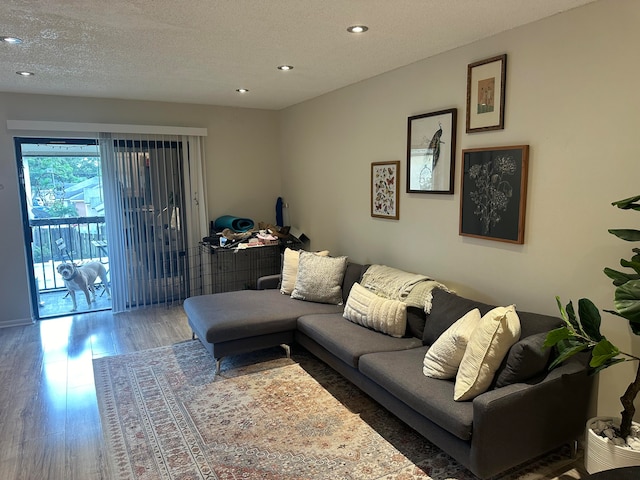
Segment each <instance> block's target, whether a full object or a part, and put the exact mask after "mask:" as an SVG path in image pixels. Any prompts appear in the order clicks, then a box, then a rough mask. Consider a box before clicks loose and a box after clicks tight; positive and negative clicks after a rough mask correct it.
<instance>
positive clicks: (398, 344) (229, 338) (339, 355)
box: [184, 252, 592, 479]
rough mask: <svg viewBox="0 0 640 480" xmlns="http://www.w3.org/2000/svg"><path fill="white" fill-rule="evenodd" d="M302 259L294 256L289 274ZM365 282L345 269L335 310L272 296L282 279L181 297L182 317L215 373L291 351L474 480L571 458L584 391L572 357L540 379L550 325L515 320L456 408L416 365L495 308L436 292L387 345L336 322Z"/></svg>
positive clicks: (380, 337) (534, 317) (582, 374)
mask: <svg viewBox="0 0 640 480" xmlns="http://www.w3.org/2000/svg"><path fill="white" fill-rule="evenodd" d="M308 256H312V255H311V254H307V253H306V252H303V253H300V267H302V266H303V262H302V260H303V258H305V259H306V258H307V257H308ZM342 258H345V262H346V257H342ZM314 261H315V259H314ZM367 270H368V266H363V265H359V264H356V263H346V266H345V268H344V270H343V271H342V273H341V275H340V276H339V277H337V278H339V285H338V286H339V295H340V298H339V301H338V302H336V303H338V304H333V303H322V302H319V301H315V300H316V299H315V298H314V296H315V295H316V293H317V292H315V291H314V289H313V287H312V288H311V289H310V290H308V291H307V292H306V296H305V295H302V296H301V295H300V294H298V295H296V294H295V293H296V290H295V288H294V291H293V292H291V293H290V294H283V293H282V291H281V290H282V288H278V287H279V286H281V285H282V280H283V279H282V278H281V276H278V275H275V276H269V277H263V278H261V279H260V280H259V282H258V288H259V290H244V291H237V292H226V293H217V294H211V295H203V296H196V297H190V298H188V299H187V300H185V302H184V310H185V312H186V314H187V318H188V322H189V325H190V326H191V328H192V330H193V332H194V336H197V338H198V339H200V341H201V342H202V343H203V345H204V346H205V347H206V348H207V350H208V351H209V352H210V353H211V354H212V355H213V357H214V358H215V359H216V364H217V367H216V368H217V369H219V368H220V362H221V360H222V358H223V357H225V356H229V355H235V354H239V353H243V352H249V351H253V350H257V349H261V348H267V347H272V346H276V345H283V346H285V348H286V346H287V345H289V344H291V343H292V342H296V343H297V344H299V345H301V346H302V347H304V348H305V349H307V350H308V351H309V352H311V353H312V354H313V355H314V356H316V357H317V358H319V359H320V360H322V361H323V362H325V363H327V364H328V365H329V366H331V367H332V368H333V369H335V370H336V371H338V372H339V373H340V374H342V375H343V376H344V377H345V378H347V379H348V380H350V381H351V382H353V383H354V384H355V385H356V386H358V387H359V388H360V389H362V390H363V391H364V392H365V393H367V394H368V395H369V396H371V397H372V398H373V399H374V400H376V401H377V402H378V403H380V404H381V405H382V406H383V407H385V408H386V409H388V410H389V411H390V412H392V413H393V414H394V415H396V416H397V417H398V418H400V419H401V420H402V421H404V422H405V423H407V424H408V425H410V426H411V427H412V428H414V429H415V430H416V431H418V432H419V433H420V434H422V435H423V436H425V437H426V438H427V439H428V440H430V441H431V442H432V443H434V444H435V445H436V446H438V447H439V448H441V449H442V450H443V451H445V452H446V453H447V454H449V455H450V456H452V457H453V458H455V459H456V460H457V461H458V462H459V463H460V464H462V465H463V466H465V467H466V468H468V469H469V470H470V471H471V472H472V473H473V474H474V475H476V476H478V477H480V478H483V479H484V478H489V477H493V476H495V475H498V474H500V473H502V472H504V471H506V470H508V469H510V468H512V467H515V466H518V465H520V464H522V463H524V462H527V461H529V460H531V459H534V458H536V457H538V456H540V455H543V454H545V453H547V452H550V451H551V450H554V449H556V448H558V447H560V446H562V445H564V444H569V445H571V446H572V447H574V448H575V445H576V442H577V439H578V438H579V437H580V436H581V435H582V433H583V431H584V425H585V422H586V420H587V418H588V413H589V412H588V403H589V398H590V391H591V388H592V379H591V377H589V376H588V375H587V363H586V359H585V358H584V357H580V356H577V357H574V358H573V359H571V360H570V361H567V362H565V363H564V364H563V365H561V366H560V367H558V368H556V369H554V370H552V371H548V369H547V365H548V363H549V361H550V357H551V356H552V355H553V352H551V351H549V350H548V349H543V348H542V343H543V341H544V337H545V336H546V332H548V331H549V330H551V329H553V328H556V327H557V326H559V325H560V324H561V320H560V319H558V318H556V317H551V316H547V315H540V314H535V313H527V312H520V311H517V317H518V318H519V324H520V325H519V329H520V331H519V336H518V338H517V339H516V340H514V341H515V343H513V344H512V345H511V346H510V347H509V349H508V352H507V354H506V355H505V356H504V359H503V360H502V361H501V362H500V365H499V367H498V368H497V370H496V371H495V373H494V374H493V375H492V377H491V384H490V385H489V387H488V388H487V389H486V391H484V392H483V393H480V394H477V395H476V396H475V397H474V398H472V399H470V400H466V401H456V400H454V395H455V394H456V392H457V387H456V383H457V382H456V379H455V378H452V379H440V378H432V377H430V376H426V375H425V371H426V370H425V368H426V367H425V356H426V354H427V352H428V351H429V350H430V349H431V348H434V349H435V347H434V345H435V344H436V342H437V341H438V339H440V338H441V337H442V338H444V336H446V335H449V332H450V331H451V330H453V327H452V326H453V325H454V324H456V322H458V320H460V321H462V317H464V316H465V314H467V313H468V312H470V311H472V310H474V309H478V311H479V313H480V315H482V316H483V317H484V316H486V315H487V314H490V312H492V311H493V310H494V308H495V306H492V305H486V304H484V303H480V302H476V301H473V300H471V299H467V298H464V297H461V296H458V295H456V294H454V293H452V292H450V291H448V290H447V289H446V287H445V288H439V287H440V285H438V286H437V287H435V288H433V289H432V290H430V291H429V292H428V299H429V302H428V303H429V309H428V313H427V312H426V311H425V310H424V309H422V308H417V307H416V306H405V307H403V309H404V308H406V317H405V318H406V323H405V324H404V325H405V326H404V327H403V328H404V329H405V330H404V332H403V334H402V335H401V336H400V335H395V336H392V335H389V334H388V333H383V332H382V331H380V330H379V329H378V330H376V329H374V328H371V326H363V325H362V324H361V323H357V322H355V321H352V320H349V319H347V318H345V316H346V314H345V309H346V308H351V307H350V305H351V304H354V303H353V301H352V300H353V297H354V295H351V297H352V298H351V299H350V294H351V291H352V288H358V289H361V288H362V285H361V282H362V280H363V278H364V275H365V273H366V272H367ZM283 273H284V271H283ZM321 276H322V277H323V278H325V279H326V277H330V276H331V275H330V274H327V273H326V272H324V273H322V275H321ZM299 280H300V273H299V274H298V281H299ZM356 284H357V287H355V285H356ZM297 285H298V283H296V286H297ZM441 287H444V286H441ZM358 291H361V290H358ZM354 292H355V290H354ZM335 293H336V292H335V291H334V292H333V294H335ZM368 294H369V293H367V295H368ZM386 301H387V300H384V302H386ZM389 301H391V300H389ZM354 305H355V304H354ZM394 305H397V304H394ZM357 306H358V305H356V309H357ZM514 308H515V307H514ZM390 315H391V314H390ZM287 353H288V352H287ZM460 368H462V367H460Z"/></svg>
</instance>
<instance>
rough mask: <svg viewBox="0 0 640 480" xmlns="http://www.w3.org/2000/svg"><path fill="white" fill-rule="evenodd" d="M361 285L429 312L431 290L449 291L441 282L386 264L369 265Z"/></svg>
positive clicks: (381, 295) (384, 296) (380, 294)
mask: <svg viewBox="0 0 640 480" xmlns="http://www.w3.org/2000/svg"><path fill="white" fill-rule="evenodd" d="M361 283H362V286H363V287H365V288H366V289H367V290H370V291H371V292H373V293H375V294H376V295H378V296H380V297H383V298H388V299H390V300H399V301H401V302H404V303H406V304H407V306H409V307H418V308H422V309H424V311H425V313H429V312H431V292H432V290H433V289H434V288H441V289H443V290H446V291H447V292H450V290H449V289H448V288H447V287H446V286H445V285H443V284H441V283H439V282H436V281H435V280H433V279H431V278H429V277H427V276H426V275H421V274H417V273H409V272H405V271H404V270H399V269H397V268H393V267H387V266H386V265H371V266H370V267H369V268H368V269H367V271H366V272H365V273H364V275H363V276H362V282H361Z"/></svg>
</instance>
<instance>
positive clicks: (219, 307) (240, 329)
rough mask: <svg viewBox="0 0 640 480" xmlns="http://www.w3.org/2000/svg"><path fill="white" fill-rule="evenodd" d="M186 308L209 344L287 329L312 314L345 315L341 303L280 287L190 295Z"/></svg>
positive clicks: (186, 301)
mask: <svg viewBox="0 0 640 480" xmlns="http://www.w3.org/2000/svg"><path fill="white" fill-rule="evenodd" d="M184 311H185V313H186V314H187V317H188V318H189V322H190V323H194V324H196V325H198V326H200V327H201V328H199V329H198V330H199V331H203V332H206V341H207V342H209V343H218V342H226V341H229V340H236V339H239V338H247V337H252V336H257V335H264V334H269V333H275V332H283V331H287V330H295V328H296V320H297V318H298V317H299V316H301V315H306V314H309V313H336V314H338V315H341V314H342V306H339V305H329V304H323V303H314V302H303V301H300V300H294V299H292V298H291V297H289V296H286V295H282V294H281V293H280V291H279V290H240V291H237V292H224V293H214V294H210V295H199V296H196V297H189V298H187V299H186V300H185V301H184Z"/></svg>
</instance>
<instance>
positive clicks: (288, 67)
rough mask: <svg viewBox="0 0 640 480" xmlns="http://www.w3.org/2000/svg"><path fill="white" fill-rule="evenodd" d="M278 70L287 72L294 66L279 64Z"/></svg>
mask: <svg viewBox="0 0 640 480" xmlns="http://www.w3.org/2000/svg"><path fill="white" fill-rule="evenodd" d="M278 70H282V71H283V72H286V71H287V70H293V67H292V66H291V65H279V66H278Z"/></svg>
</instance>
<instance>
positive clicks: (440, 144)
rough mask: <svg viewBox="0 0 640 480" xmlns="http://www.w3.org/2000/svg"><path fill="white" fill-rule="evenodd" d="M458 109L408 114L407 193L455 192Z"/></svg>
mask: <svg viewBox="0 0 640 480" xmlns="http://www.w3.org/2000/svg"><path fill="white" fill-rule="evenodd" d="M457 113H458V110H457V109H456V108H451V109H449V110H440V111H438V112H432V113H424V114H422V115H414V116H412V117H409V121H408V125H407V187H406V188H407V193H445V194H446V193H448V194H452V193H453V184H454V168H455V152H456V121H457Z"/></svg>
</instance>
